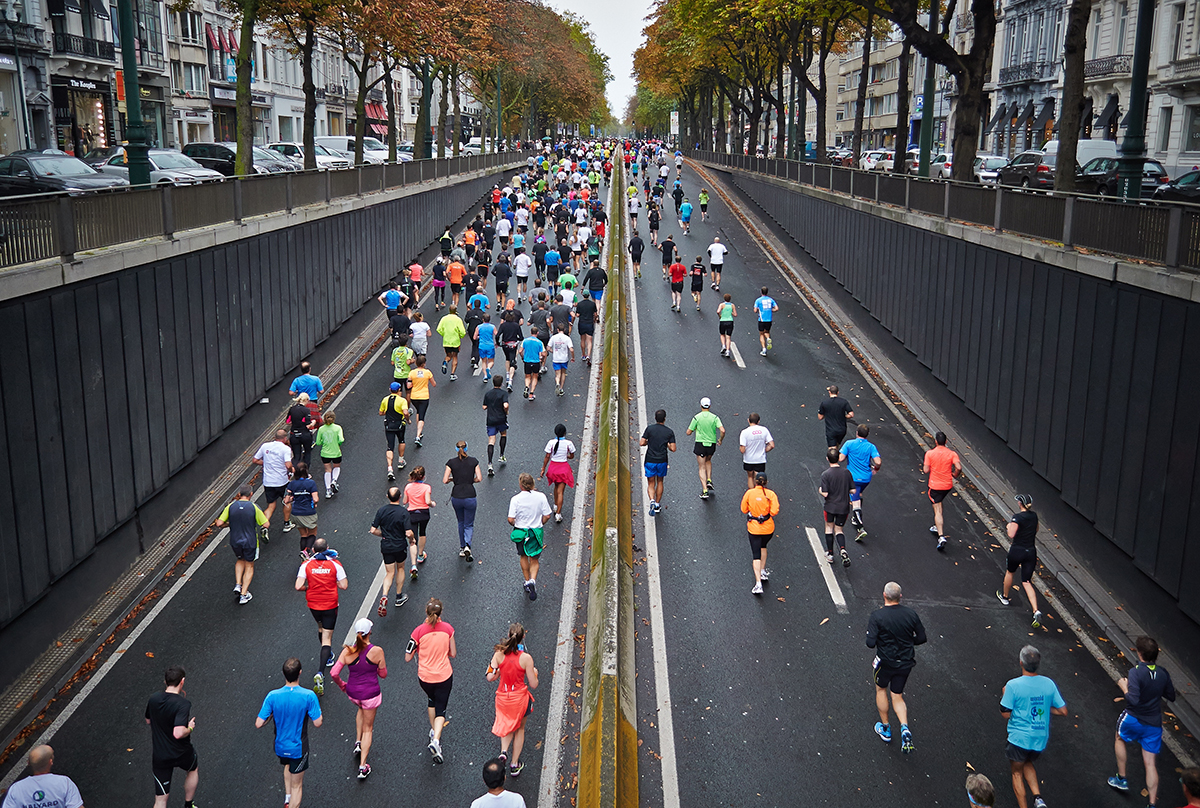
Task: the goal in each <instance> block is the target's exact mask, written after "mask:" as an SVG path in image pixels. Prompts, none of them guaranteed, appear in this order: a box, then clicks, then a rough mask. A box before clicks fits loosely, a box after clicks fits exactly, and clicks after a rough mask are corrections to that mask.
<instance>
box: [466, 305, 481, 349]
mask: <svg viewBox="0 0 1200 808" xmlns="http://www.w3.org/2000/svg"><path fill="white" fill-rule="evenodd" d="M482 324H483V310H482V309H471V310H470V311H468V312H467V316H466V319H465V320H463V325H465V326H466V327H467V336H468V337H469V338H470V340H471V341H472V342H474V341H475V329H476V328H479V326H480V325H482Z"/></svg>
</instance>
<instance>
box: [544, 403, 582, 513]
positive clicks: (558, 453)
mask: <svg viewBox="0 0 1200 808" xmlns="http://www.w3.org/2000/svg"><path fill="white" fill-rule="evenodd" d="M574 457H575V444H574V443H572V442H571V441H569V440H567V427H566V425H565V424H559V425H558V426H556V427H554V439H553V440H551V441H549V442H548V443H547V444H546V456H545V458H544V459H543V460H542V472H541V474H539V475H538V479H539V480H541V479H543V478H544V479H545V480H547V481H548V482H550V483H553V485H554V521H555V523H560V522H562V520H563V517H562V504H563V491H564V490H565V489H567V488H574V487H575V474H574V472H572V471H571V464H570V462H569V461H570V460H572V459H573V458H574Z"/></svg>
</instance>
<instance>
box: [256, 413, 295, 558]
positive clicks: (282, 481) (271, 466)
mask: <svg viewBox="0 0 1200 808" xmlns="http://www.w3.org/2000/svg"><path fill="white" fill-rule="evenodd" d="M252 462H253V463H254V465H256V466H262V470H263V472H262V485H263V493H264V494H265V495H266V497H267V507H265V508H263V516H265V517H267V522H270V521H271V514H273V513H275V502H276V501H277V500H281V499H283V494H284V492H285V491H286V490H287V484H288V480H290V479H291V478H292V447H291V446H290V445H288V433H287V430H286V429H279V430H276V432H275V440H270V441H267V442H266V443H264V444H263V445H262V446H259V447H258V451H257V452H255V453H254V460H253V461H252ZM264 537H265V531H264Z"/></svg>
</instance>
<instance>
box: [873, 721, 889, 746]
mask: <svg viewBox="0 0 1200 808" xmlns="http://www.w3.org/2000/svg"><path fill="white" fill-rule="evenodd" d="M875 734H876V735H878V736H879V739H880V740H881V741H883V742H884V743H891V742H892V728H891V727H890V726H887V725H885V724H884V723H883V722H882V721H876V722H875Z"/></svg>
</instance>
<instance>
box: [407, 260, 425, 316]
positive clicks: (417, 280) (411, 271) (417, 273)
mask: <svg viewBox="0 0 1200 808" xmlns="http://www.w3.org/2000/svg"><path fill="white" fill-rule="evenodd" d="M424 277H425V267H423V266H421V261H420V259H418V258H414V259H413V260H412V261H410V262H409V263H408V268H407V269H405V271H404V278H405V284H406V286H407V288H406V290H405V294H407V295H408V299H409V302H410V303H411V304H412V307H413V308H414V309H419V308H420V307H421V281H422V280H423V279H424Z"/></svg>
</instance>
